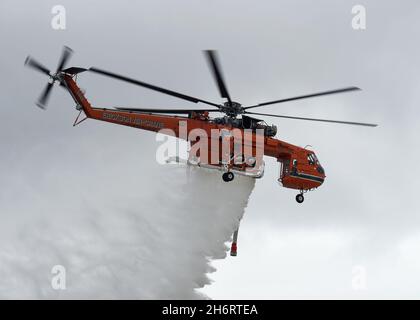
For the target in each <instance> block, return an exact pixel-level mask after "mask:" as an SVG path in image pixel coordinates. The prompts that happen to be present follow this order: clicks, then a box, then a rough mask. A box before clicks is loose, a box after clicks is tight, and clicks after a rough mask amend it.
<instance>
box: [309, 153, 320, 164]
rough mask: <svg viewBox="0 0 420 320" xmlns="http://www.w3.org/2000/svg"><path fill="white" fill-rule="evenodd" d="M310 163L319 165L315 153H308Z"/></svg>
mask: <svg viewBox="0 0 420 320" xmlns="http://www.w3.org/2000/svg"><path fill="white" fill-rule="evenodd" d="M308 163H309V164H311V165H314V164H319V161H318V158H317V157H316V155H315V153H308Z"/></svg>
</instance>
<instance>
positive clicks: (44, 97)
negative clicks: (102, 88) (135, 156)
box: [25, 47, 377, 203]
mask: <svg viewBox="0 0 420 320" xmlns="http://www.w3.org/2000/svg"><path fill="white" fill-rule="evenodd" d="M72 53H73V51H72V50H71V49H70V48H68V47H64V49H63V53H62V56H61V59H60V61H59V63H58V67H57V70H56V72H55V73H51V72H50V70H49V69H47V68H46V67H44V66H43V65H42V64H40V63H39V62H38V61H37V60H35V59H33V58H32V57H30V56H28V57H27V58H26V61H25V65H26V66H28V67H32V68H33V69H36V70H38V71H40V72H42V73H44V74H46V75H47V76H48V77H49V78H50V82H49V83H48V84H47V86H46V87H45V89H44V91H43V92H42V94H41V96H40V98H39V100H38V102H37V105H38V107H40V108H42V109H45V107H46V105H47V101H48V98H49V96H50V92H51V89H52V87H53V85H54V83H56V82H58V83H59V84H60V86H62V87H63V88H64V89H66V90H67V91H68V92H69V93H70V95H71V96H72V98H73V100H74V101H75V102H76V109H77V110H78V111H79V115H78V116H77V118H76V120H75V122H74V125H77V124H79V123H81V122H82V121H84V120H86V119H87V118H91V119H96V120H101V121H106V122H111V123H115V124H120V125H124V126H130V127H134V128H138V129H143V130H148V131H154V132H163V130H170V131H171V132H172V135H174V136H176V137H177V138H180V139H184V140H187V141H189V142H190V143H191V151H190V156H189V159H188V162H189V163H190V164H193V165H197V166H202V167H206V168H211V169H217V170H220V171H222V172H223V174H222V178H223V180H224V181H225V182H229V181H232V180H233V179H234V175H235V174H240V175H246V176H250V177H254V178H260V177H262V176H263V173H264V161H263V156H269V157H274V158H276V159H277V161H278V162H279V163H280V176H279V179H278V181H279V182H280V183H281V184H282V186H283V187H285V188H291V189H296V190H298V191H299V193H298V194H297V195H296V201H297V202H298V203H302V202H303V201H304V196H303V194H304V193H305V192H307V191H311V190H314V189H316V188H318V187H319V186H320V185H321V184H322V183H323V182H324V180H325V171H324V168H323V167H322V166H321V164H320V162H319V160H318V158H317V156H316V155H315V152H313V151H311V150H307V149H306V148H301V147H298V146H295V145H292V144H290V143H287V142H284V141H281V140H279V139H275V138H274V136H275V135H276V133H277V128H276V126H274V125H267V124H266V123H265V122H264V121H263V120H261V119H258V118H255V117H253V116H262V117H266V116H269V117H278V118H286V119H297V120H307V121H320V122H329V123H340V124H349V125H359V126H368V127H375V126H377V125H376V124H371V123H361V122H349V121H337V120H326V119H315V118H301V117H293V116H285V115H276V114H267V113H258V112H252V111H251V110H252V109H255V108H260V107H263V106H267V105H272V104H278V103H283V102H289V101H295V100H300V99H307V98H312V97H318V96H324V95H331V94H337V93H343V92H349V91H356V90H360V89H359V88H357V87H348V88H343V89H337V90H331V91H324V92H319V93H314V94H307V95H302V96H297V97H293V98H287V99H280V100H274V101H269V102H264V103H259V104H256V105H251V106H245V107H244V106H242V104H240V103H238V102H235V101H233V100H232V99H231V96H230V94H229V92H228V90H227V87H226V85H225V81H224V79H223V75H222V71H221V67H220V64H219V62H218V58H217V55H216V52H215V51H212V50H208V51H205V52H204V53H205V57H206V58H207V61H208V63H209V66H210V69H211V71H212V74H213V77H214V79H215V82H216V84H217V86H218V89H219V92H220V95H221V97H222V98H224V99H226V101H225V102H224V103H222V104H220V103H213V102H210V101H206V100H203V99H199V98H195V97H192V96H189V95H185V94H182V93H179V92H175V91H172V90H168V89H165V88H162V87H158V86H155V85H151V84H148V83H146V82H142V81H139V80H135V79H132V78H128V77H125V76H121V75H118V74H115V73H112V72H109V71H105V70H101V69H98V68H95V67H91V68H89V69H85V68H79V67H70V68H65V66H66V64H67V62H68V60H69V58H70V57H71V55H72ZM86 71H88V72H93V73H97V74H101V75H104V76H108V77H111V78H114V79H118V80H121V81H125V82H128V83H131V84H134V85H138V86H141V87H144V88H147V89H150V90H154V91H157V92H160V93H163V94H167V95H170V96H173V97H176V98H179V99H183V100H186V101H189V102H193V103H201V104H206V105H209V106H211V108H206V109H198V108H194V109H145V108H113V109H110V108H97V107H92V106H91V104H90V103H89V101H88V100H87V98H86V96H85V94H84V92H82V90H81V89H80V88H79V87H78V85H77V83H76V80H77V75H78V74H79V73H82V72H86ZM82 112H83V113H84V114H85V116H86V117H85V118H83V119H82V120H79V117H80V115H81V113H82ZM210 113H222V114H224V115H223V116H221V117H215V118H211V117H210V116H209V114H210ZM194 130H200V131H201V133H204V134H201V135H196V136H195V138H191V134H192V133H193V132H194ZM214 132H217V134H213V133H214ZM203 137H204V139H203ZM203 141H205V142H206V143H205V144H204V148H203V145H201V148H197V150H196V152H192V151H193V149H194V146H196V145H197V144H198V143H201V142H203ZM238 141H239V142H238ZM226 144H227V145H228V146H229V147H228V149H227V151H226V148H225V149H224V147H223V146H224V145H226ZM223 150H224V151H223ZM244 150H245V151H244Z"/></svg>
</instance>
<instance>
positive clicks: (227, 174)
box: [222, 171, 235, 182]
mask: <svg viewBox="0 0 420 320" xmlns="http://www.w3.org/2000/svg"><path fill="white" fill-rule="evenodd" d="M233 178H235V175H234V174H233V173H232V172H230V171H228V172H225V173H224V174H223V175H222V179H223V181H224V182H230V181H232V180H233Z"/></svg>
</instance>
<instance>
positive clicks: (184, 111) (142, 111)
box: [115, 108, 220, 114]
mask: <svg viewBox="0 0 420 320" xmlns="http://www.w3.org/2000/svg"><path fill="white" fill-rule="evenodd" d="M115 109H117V110H119V111H132V112H139V113H174V114H176V113H184V114H190V113H191V112H198V113H200V112H205V111H207V112H220V111H219V110H208V109H201V110H191V109H143V108H115Z"/></svg>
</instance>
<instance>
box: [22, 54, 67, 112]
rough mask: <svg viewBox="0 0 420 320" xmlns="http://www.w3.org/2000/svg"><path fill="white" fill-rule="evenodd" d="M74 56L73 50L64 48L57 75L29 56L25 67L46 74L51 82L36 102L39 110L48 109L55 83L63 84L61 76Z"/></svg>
mask: <svg viewBox="0 0 420 320" xmlns="http://www.w3.org/2000/svg"><path fill="white" fill-rule="evenodd" d="M72 54H73V50H72V49H70V48H69V47H66V46H64V47H63V52H62V54H61V57H60V60H59V62H58V66H57V70H56V71H55V73H51V71H50V70H49V69H48V68H47V67H45V66H44V65H43V64H41V63H40V62H38V61H37V60H36V59H34V58H32V57H31V56H28V57H27V58H26V60H25V66H27V67H29V68H32V69H34V70H36V71H38V72H41V73H43V74H46V75H47V76H48V77H49V78H50V82H48V83H47V85H46V86H45V88H44V90H43V91H42V93H41V95H40V96H39V98H38V101H37V102H36V105H37V106H38V107H39V108H41V109H45V108H46V106H47V104H48V100H49V97H50V95H51V89H52V88H53V86H54V83H55V82H56V81H58V82H60V84H62V80H61V74H62V71H63V69H64V67H65V66H66V64H67V62H68V61H69V59H70V57H71V56H72Z"/></svg>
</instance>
